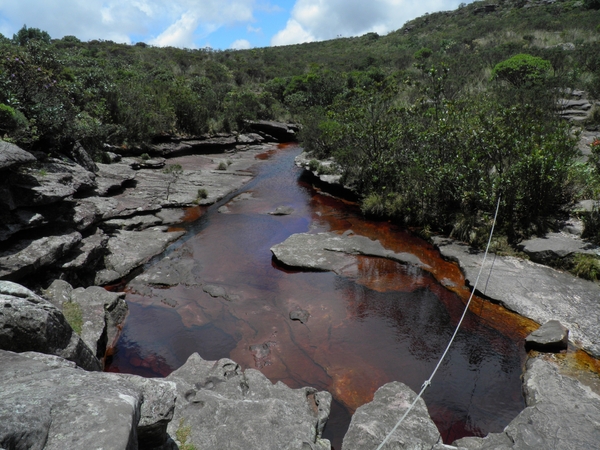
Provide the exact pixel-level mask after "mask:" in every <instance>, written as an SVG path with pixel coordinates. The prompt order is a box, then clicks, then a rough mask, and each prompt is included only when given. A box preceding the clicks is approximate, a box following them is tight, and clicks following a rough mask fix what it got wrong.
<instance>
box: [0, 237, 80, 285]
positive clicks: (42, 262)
mask: <svg viewBox="0 0 600 450" xmlns="http://www.w3.org/2000/svg"><path fill="white" fill-rule="evenodd" d="M79 242H81V234H80V233H79V232H76V231H75V232H72V233H68V234H63V235H60V236H47V237H43V238H41V239H36V240H32V239H28V240H24V241H20V242H19V243H18V244H17V245H15V246H14V247H12V248H10V249H9V250H7V251H4V252H2V253H0V279H10V280H13V281H18V280H20V279H22V278H23V277H25V276H27V275H29V274H31V273H33V272H35V271H37V270H39V269H41V268H43V267H48V266H51V265H54V264H56V263H57V262H58V260H59V259H61V258H62V257H63V256H65V255H66V254H67V253H68V252H69V251H70V250H71V249H73V248H74V247H75V246H76V245H77V244H78V243H79Z"/></svg>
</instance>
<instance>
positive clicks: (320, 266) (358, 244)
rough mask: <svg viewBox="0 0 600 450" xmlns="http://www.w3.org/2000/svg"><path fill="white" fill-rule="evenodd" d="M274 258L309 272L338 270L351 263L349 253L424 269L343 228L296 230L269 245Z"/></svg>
mask: <svg viewBox="0 0 600 450" xmlns="http://www.w3.org/2000/svg"><path fill="white" fill-rule="evenodd" d="M271 252H272V253H273V256H274V257H275V259H276V260H277V261H278V262H279V263H281V264H283V265H284V266H286V267H290V268H296V269H305V270H313V271H333V272H340V271H341V270H342V269H343V268H344V267H346V266H348V265H350V264H352V263H353V261H354V260H353V258H352V256H350V255H363V256H375V257H379V258H388V259H391V260H393V261H397V262H400V263H403V264H412V265H415V266H417V267H421V268H424V269H426V268H428V266H427V265H426V264H424V263H423V262H421V260H420V259H419V258H418V257H416V256H415V255H413V254H411V253H395V252H393V251H391V250H388V249H386V248H384V247H383V246H382V245H381V243H380V242H379V241H374V240H371V239H369V238H367V237H365V236H359V235H355V234H353V233H352V232H351V231H347V232H346V233H344V234H341V235H340V234H337V233H333V232H329V233H319V234H310V233H299V234H293V235H291V236H290V237H289V238H287V239H286V240H285V241H283V242H282V243H281V244H277V245H275V246H273V247H271Z"/></svg>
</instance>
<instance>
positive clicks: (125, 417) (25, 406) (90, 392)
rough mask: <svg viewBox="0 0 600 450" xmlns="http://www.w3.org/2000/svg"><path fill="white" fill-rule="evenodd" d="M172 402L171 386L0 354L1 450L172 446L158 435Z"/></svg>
mask: <svg viewBox="0 0 600 450" xmlns="http://www.w3.org/2000/svg"><path fill="white" fill-rule="evenodd" d="M174 401H175V386H174V385H173V384H172V383H169V382H167V381H162V380H154V379H142V378H141V377H136V376H133V375H125V376H123V375H119V374H110V373H98V372H94V373H92V372H86V371H83V370H80V369H77V368H75V367H73V366H72V365H71V364H70V363H69V362H67V361H65V360H63V359H61V358H57V357H51V356H47V355H40V354H37V353H22V354H17V353H12V352H6V351H0V446H1V447H2V448H8V449H10V448H15V449H20V448H27V449H46V450H55V449H56V450H62V449H66V448H81V449H83V448H105V449H127V450H133V449H137V448H159V447H160V446H161V445H165V443H167V442H168V441H169V440H170V439H169V436H168V435H166V433H165V431H164V430H165V426H166V422H168V420H169V419H170V416H171V414H172V410H173V407H174ZM161 448H168V447H166V446H165V447H161ZM171 448H172V447H171Z"/></svg>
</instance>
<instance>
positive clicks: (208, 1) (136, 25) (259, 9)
mask: <svg viewBox="0 0 600 450" xmlns="http://www.w3.org/2000/svg"><path fill="white" fill-rule="evenodd" d="M462 1H465V0H0V33H2V34H3V35H4V36H6V37H8V38H12V36H13V34H14V33H16V32H17V31H18V30H19V29H21V28H22V27H23V25H27V27H28V28H39V29H41V30H43V31H47V32H48V33H49V34H50V36H51V37H52V38H57V39H59V38H62V37H64V36H76V37H78V38H79V39H81V40H82V41H89V40H92V39H103V40H111V41H115V42H119V43H126V44H134V43H136V42H145V43H146V44H150V45H155V46H161V47H163V46H172V47H181V48H192V49H196V48H205V47H211V48H213V49H215V50H226V49H248V48H255V47H268V46H273V45H289V44H299V43H303V42H313V41H322V40H327V39H334V38H336V37H340V36H341V37H350V36H361V35H363V34H365V33H369V32H376V33H378V34H381V35H384V34H386V33H388V32H390V31H394V30H397V29H398V28H401V27H402V25H403V24H404V23H405V22H407V21H408V20H411V19H414V18H415V17H419V16H421V15H423V14H425V13H432V12H436V11H446V10H453V9H456V8H457V7H458V5H459V3H461V2H462ZM471 1H472V0H469V1H466V3H470V2H471Z"/></svg>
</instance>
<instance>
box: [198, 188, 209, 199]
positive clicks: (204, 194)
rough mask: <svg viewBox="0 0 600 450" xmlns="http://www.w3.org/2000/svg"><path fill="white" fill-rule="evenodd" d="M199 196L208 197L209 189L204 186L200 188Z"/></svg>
mask: <svg viewBox="0 0 600 450" xmlns="http://www.w3.org/2000/svg"><path fill="white" fill-rule="evenodd" d="M198 198H199V199H205V198H208V191H207V190H206V189H204V188H201V189H198Z"/></svg>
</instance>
